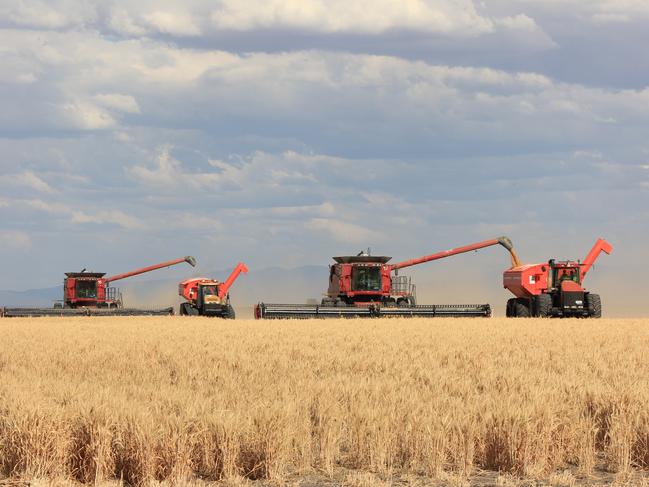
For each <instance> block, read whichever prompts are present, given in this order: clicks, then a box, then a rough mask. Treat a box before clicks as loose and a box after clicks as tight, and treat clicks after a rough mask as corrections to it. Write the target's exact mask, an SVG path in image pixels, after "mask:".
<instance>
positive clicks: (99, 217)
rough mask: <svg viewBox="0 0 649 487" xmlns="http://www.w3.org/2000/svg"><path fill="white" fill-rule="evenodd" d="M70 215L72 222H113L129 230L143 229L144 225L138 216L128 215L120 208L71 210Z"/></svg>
mask: <svg viewBox="0 0 649 487" xmlns="http://www.w3.org/2000/svg"><path fill="white" fill-rule="evenodd" d="M70 216H71V219H70V221H71V222H72V223H81V224H83V223H94V224H98V225H101V224H105V223H112V224H115V225H118V226H120V227H122V228H125V229H127V230H136V229H138V228H140V229H142V228H143V227H144V225H143V224H142V222H141V221H140V220H139V219H138V218H136V217H134V216H132V215H128V214H126V213H124V212H123V211H120V210H101V211H98V212H96V213H93V214H88V213H86V212H83V211H77V210H71V211H70Z"/></svg>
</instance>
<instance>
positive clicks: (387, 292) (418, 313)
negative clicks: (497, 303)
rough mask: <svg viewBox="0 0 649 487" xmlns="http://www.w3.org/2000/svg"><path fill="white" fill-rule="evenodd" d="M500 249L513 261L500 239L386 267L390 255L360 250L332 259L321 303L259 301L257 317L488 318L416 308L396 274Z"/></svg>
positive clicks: (471, 310) (411, 291)
mask: <svg viewBox="0 0 649 487" xmlns="http://www.w3.org/2000/svg"><path fill="white" fill-rule="evenodd" d="M498 244H500V245H502V246H503V247H505V248H506V249H507V250H508V251H509V252H510V254H511V256H512V265H515V264H516V263H518V260H517V258H516V254H515V253H514V250H513V246H512V243H511V241H510V240H509V239H508V238H507V237H499V238H496V239H492V240H486V241H484V242H478V243H475V244H471V245H466V246H464V247H458V248H455V249H450V250H445V251H443V252H438V253H436V254H432V255H427V256H424V257H419V258H417V259H411V260H406V261H403V262H399V263H396V264H389V263H388V262H389V261H390V259H391V258H390V257H387V256H372V255H370V253H369V251H368V252H361V253H359V254H358V255H353V256H341V257H334V261H335V264H332V265H331V266H330V270H329V288H328V290H327V294H326V296H325V297H324V298H323V299H322V302H321V304H320V305H308V304H307V305H297V304H268V303H259V304H258V305H257V306H256V308H255V317H256V318H347V317H393V316H401V317H436V316H437V317H442V316H444V317H462V316H491V307H490V306H489V305H488V304H475V305H473V304H467V305H423V306H422V305H418V304H417V299H416V292H415V291H416V289H415V286H414V284H412V282H411V280H410V278H408V277H406V276H399V275H398V272H399V270H400V269H403V268H405V267H410V266H414V265H417V264H422V263H424V262H430V261H433V260H438V259H443V258H445V257H450V256H452V255H457V254H461V253H464V252H470V251H472V250H478V249H482V248H484V247H490V246H492V245H498Z"/></svg>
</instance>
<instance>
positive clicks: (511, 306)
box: [505, 298, 516, 318]
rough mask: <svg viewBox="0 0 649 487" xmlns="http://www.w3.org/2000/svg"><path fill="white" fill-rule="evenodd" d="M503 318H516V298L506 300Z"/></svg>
mask: <svg viewBox="0 0 649 487" xmlns="http://www.w3.org/2000/svg"><path fill="white" fill-rule="evenodd" d="M505 316H506V317H507V318H516V298H510V299H508V300H507V306H505Z"/></svg>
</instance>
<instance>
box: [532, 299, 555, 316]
mask: <svg viewBox="0 0 649 487" xmlns="http://www.w3.org/2000/svg"><path fill="white" fill-rule="evenodd" d="M551 314H552V296H550V295H549V294H539V295H538V296H537V297H536V316H538V317H539V318H547V317H548V316H550V315H551Z"/></svg>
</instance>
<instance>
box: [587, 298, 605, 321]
mask: <svg viewBox="0 0 649 487" xmlns="http://www.w3.org/2000/svg"><path fill="white" fill-rule="evenodd" d="M586 304H587V305H588V316H589V317H591V318H601V317H602V300H601V298H600V297H599V294H588V295H587V297H586Z"/></svg>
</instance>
